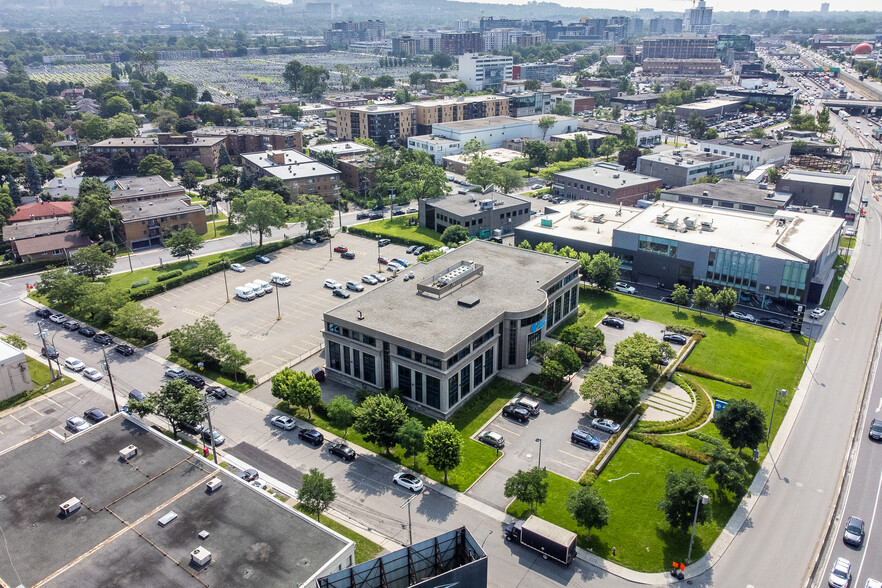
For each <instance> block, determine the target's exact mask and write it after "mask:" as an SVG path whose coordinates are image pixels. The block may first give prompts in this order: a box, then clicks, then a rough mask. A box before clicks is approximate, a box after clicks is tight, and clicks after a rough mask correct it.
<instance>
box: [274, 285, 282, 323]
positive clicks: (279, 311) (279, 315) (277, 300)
mask: <svg viewBox="0 0 882 588" xmlns="http://www.w3.org/2000/svg"><path fill="white" fill-rule="evenodd" d="M273 290H275V291H276V311H277V312H278V313H279V314H278V316H277V317H276V320H277V321H280V320H282V307H281V306H280V305H279V286H278V284H276V287H275V288H273Z"/></svg>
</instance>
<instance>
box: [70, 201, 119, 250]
mask: <svg viewBox="0 0 882 588" xmlns="http://www.w3.org/2000/svg"><path fill="white" fill-rule="evenodd" d="M71 219H72V220H73V223H74V227H76V229H77V230H78V231H81V232H82V233H83V234H84V235H86V236H88V237H89V238H90V239H92V240H97V239H99V238H101V237H103V238H104V239H105V240H107V241H113V231H115V228H116V227H117V226H119V223H120V222H122V213H121V212H120V211H119V210H118V209H116V208H111V207H110V201H109V200H108V197H106V196H104V195H102V194H100V193H93V194H87V195H85V196H81V197H80V199H79V200H77V202H76V203H75V204H74V207H73V211H72V212H71Z"/></svg>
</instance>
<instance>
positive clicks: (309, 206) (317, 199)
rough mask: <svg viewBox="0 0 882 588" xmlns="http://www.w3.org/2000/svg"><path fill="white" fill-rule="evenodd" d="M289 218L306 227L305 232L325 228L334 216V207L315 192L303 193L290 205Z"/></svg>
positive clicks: (310, 232) (309, 232)
mask: <svg viewBox="0 0 882 588" xmlns="http://www.w3.org/2000/svg"><path fill="white" fill-rule="evenodd" d="M291 218H293V219H294V220H295V221H296V222H299V223H301V224H303V226H304V227H306V232H307V233H308V234H312V232H313V231H317V230H320V229H327V228H328V227H330V224H331V219H332V218H334V209H333V208H331V205H330V204H328V203H327V202H325V200H324V198H322V197H321V196H318V195H315V194H304V195H303V196H301V197H300V198H299V199H298V200H297V204H296V205H292V206H291Z"/></svg>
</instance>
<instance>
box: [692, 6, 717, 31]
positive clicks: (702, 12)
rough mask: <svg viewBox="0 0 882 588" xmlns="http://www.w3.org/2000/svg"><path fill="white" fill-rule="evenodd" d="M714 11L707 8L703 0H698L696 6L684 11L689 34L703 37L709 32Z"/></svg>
mask: <svg viewBox="0 0 882 588" xmlns="http://www.w3.org/2000/svg"><path fill="white" fill-rule="evenodd" d="M713 12H714V9H713V8H711V7H709V6H707V4H706V3H705V0H698V5H697V6H696V5H693V6H692V8H689V9H687V10H686V22H688V23H689V25H688V26H689V32H690V33H697V34H700V35H705V34H707V33H709V32H710V28H711V21H712V20H713Z"/></svg>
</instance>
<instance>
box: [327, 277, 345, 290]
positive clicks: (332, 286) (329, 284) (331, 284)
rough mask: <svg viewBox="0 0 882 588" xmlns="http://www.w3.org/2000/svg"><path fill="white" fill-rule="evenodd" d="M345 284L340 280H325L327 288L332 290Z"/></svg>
mask: <svg viewBox="0 0 882 588" xmlns="http://www.w3.org/2000/svg"><path fill="white" fill-rule="evenodd" d="M342 287H343V284H341V283H340V282H338V281H337V280H331V279H328V280H325V288H330V289H331V290H336V289H337V288H342Z"/></svg>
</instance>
